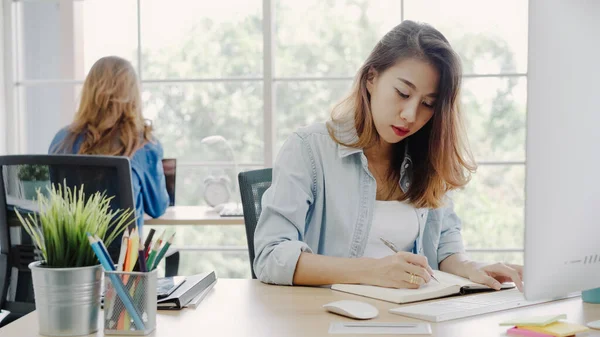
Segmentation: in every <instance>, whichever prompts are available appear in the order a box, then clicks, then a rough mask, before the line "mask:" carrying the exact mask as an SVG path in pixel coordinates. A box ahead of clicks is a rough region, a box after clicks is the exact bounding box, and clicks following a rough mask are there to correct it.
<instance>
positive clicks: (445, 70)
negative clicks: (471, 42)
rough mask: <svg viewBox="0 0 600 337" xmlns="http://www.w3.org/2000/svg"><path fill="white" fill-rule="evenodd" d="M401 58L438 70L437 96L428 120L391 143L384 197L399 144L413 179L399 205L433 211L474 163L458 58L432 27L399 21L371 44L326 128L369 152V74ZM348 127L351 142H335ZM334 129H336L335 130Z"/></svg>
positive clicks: (374, 139) (374, 137) (396, 166)
mask: <svg viewBox="0 0 600 337" xmlns="http://www.w3.org/2000/svg"><path fill="white" fill-rule="evenodd" d="M405 58H417V59H420V60H423V61H425V62H428V63H430V64H431V65H433V66H434V67H435V68H436V69H437V70H438V72H439V75H440V81H439V87H438V98H437V99H436V103H435V107H434V114H433V117H432V118H431V120H429V122H428V123H427V124H425V126H423V128H422V129H421V130H419V131H418V132H417V133H415V134H414V135H412V136H410V137H409V138H410V139H406V140H404V141H402V142H400V143H398V144H394V151H393V154H392V160H391V166H392V167H391V168H390V171H389V172H388V178H389V181H390V182H391V183H392V184H391V186H392V188H390V189H389V190H388V198H391V197H392V196H394V195H396V194H397V192H398V188H400V187H399V184H398V180H399V178H400V168H401V164H402V159H403V156H404V146H408V147H409V150H410V151H409V152H410V154H411V159H412V162H413V177H412V181H411V184H410V186H409V188H408V189H407V191H406V192H405V193H401V194H402V196H401V197H400V198H399V200H400V201H410V202H411V204H413V205H414V206H416V207H429V208H438V207H440V206H441V205H442V199H443V198H444V196H445V195H446V193H447V192H448V191H450V190H454V189H457V188H460V187H463V186H464V185H466V184H467V183H468V182H469V180H470V179H471V173H472V172H474V171H475V169H476V167H477V166H476V165H475V163H474V160H473V158H472V155H471V153H470V151H469V146H468V141H467V139H466V132H465V130H464V126H463V121H462V114H461V111H460V109H459V100H458V97H459V91H460V84H461V77H462V70H461V65H460V59H459V57H458V55H457V54H456V53H455V52H454V50H452V47H451V46H450V44H449V43H448V41H447V40H446V38H445V37H444V36H443V35H442V34H441V33H440V32H439V31H437V30H436V29H435V28H433V27H431V26H429V25H426V24H422V23H416V22H413V21H408V20H407V21H404V22H402V23H401V24H400V25H398V26H396V27H395V28H393V29H392V30H391V31H390V32H389V33H387V34H386V35H385V36H384V37H383V38H382V39H381V41H379V42H378V43H377V45H376V46H375V48H374V49H373V51H372V52H371V54H370V55H369V57H368V58H367V60H366V61H365V63H364V65H363V66H362V67H361V69H360V70H359V72H358V74H357V75H356V78H355V81H354V85H353V87H352V89H351V91H350V94H349V95H348V97H347V98H345V99H344V100H343V101H342V102H340V103H339V104H338V105H337V106H335V107H334V109H333V111H332V113H331V119H332V122H331V123H329V124H328V126H327V128H328V131H329V135H330V136H331V137H332V139H333V140H334V141H336V142H337V143H338V144H341V145H344V146H349V147H354V148H363V149H364V148H369V147H371V146H374V145H375V144H377V143H378V142H379V134H378V133H377V130H376V129H375V124H374V122H373V116H372V114H371V108H370V99H371V97H370V95H369V93H368V91H367V85H366V83H367V79H368V76H369V71H370V70H371V69H373V70H375V71H376V72H377V73H382V72H384V71H385V70H386V69H388V68H389V67H391V66H392V65H394V64H395V63H396V62H398V61H399V60H401V59H405ZM345 125H346V126H350V129H354V130H345V131H344V130H342V132H347V131H356V134H357V136H358V138H357V139H355V140H353V141H352V142H351V143H345V142H343V141H342V140H340V137H339V134H338V133H337V132H339V131H340V128H341V127H343V126H345ZM336 130H337V131H336Z"/></svg>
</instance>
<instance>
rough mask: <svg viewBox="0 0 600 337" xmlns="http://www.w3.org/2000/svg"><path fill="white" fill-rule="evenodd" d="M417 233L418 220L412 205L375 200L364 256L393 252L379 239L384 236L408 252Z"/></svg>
mask: <svg viewBox="0 0 600 337" xmlns="http://www.w3.org/2000/svg"><path fill="white" fill-rule="evenodd" d="M417 234H419V220H418V218H417V212H416V210H415V207H414V206H411V205H410V204H407V203H404V202H400V201H396V200H391V201H382V200H375V209H374V210H373V222H372V223H371V231H370V232H369V239H368V240H367V246H366V247H365V252H364V254H363V256H364V257H373V258H382V257H385V256H389V255H392V254H394V252H393V251H392V250H391V249H390V248H389V247H388V246H386V245H385V244H383V242H382V241H381V240H380V239H379V238H380V237H381V238H384V239H386V240H388V241H390V242H392V243H393V244H394V245H396V248H398V251H405V252H410V251H412V249H413V245H414V243H415V240H416V238H417Z"/></svg>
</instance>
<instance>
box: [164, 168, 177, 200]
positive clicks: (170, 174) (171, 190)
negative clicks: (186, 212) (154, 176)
mask: <svg viewBox="0 0 600 337" xmlns="http://www.w3.org/2000/svg"><path fill="white" fill-rule="evenodd" d="M162 165H163V171H164V172H165V182H166V185H167V194H168V195H169V206H175V182H176V179H175V178H176V173H177V159H175V158H165V159H163V160H162Z"/></svg>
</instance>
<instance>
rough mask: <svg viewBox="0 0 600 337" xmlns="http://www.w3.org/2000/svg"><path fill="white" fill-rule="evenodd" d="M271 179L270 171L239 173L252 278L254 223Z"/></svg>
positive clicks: (271, 173) (254, 275)
mask: <svg viewBox="0 0 600 337" xmlns="http://www.w3.org/2000/svg"><path fill="white" fill-rule="evenodd" d="M272 179H273V172H272V169H270V168H268V169H262V170H254V171H247V172H240V174H239V175H238V180H239V184H240V193H241V197H242V207H243V211H244V224H245V225H246V240H247V241H248V254H249V255H250V270H251V271H252V278H256V274H254V268H253V266H252V265H253V263H254V230H255V229H256V223H257V222H258V218H260V212H261V211H262V204H261V201H262V196H263V194H264V193H265V191H266V190H267V189H268V188H269V187H270V186H271V180H272Z"/></svg>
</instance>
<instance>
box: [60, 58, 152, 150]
mask: <svg viewBox="0 0 600 337" xmlns="http://www.w3.org/2000/svg"><path fill="white" fill-rule="evenodd" d="M141 102H142V99H141V94H140V85H139V81H138V78H137V75H136V73H135V70H134V69H133V66H132V65H131V63H129V61H127V60H124V59H122V58H120V57H116V56H107V57H103V58H101V59H99V60H98V61H96V63H94V65H93V66H92V69H90V72H89V74H88V75H87V77H86V79H85V82H84V84H83V89H82V91H81V103H80V104H79V109H78V111H77V114H76V115H75V120H74V121H73V123H71V125H70V126H69V136H67V138H65V140H64V142H63V143H62V144H61V148H62V149H70V148H72V147H73V144H74V143H75V142H76V141H77V139H78V138H79V137H83V139H82V141H81V146H80V147H79V151H78V154H97V155H112V156H127V157H131V156H133V154H134V153H135V151H137V150H138V149H139V148H141V147H142V146H144V144H146V143H147V142H149V141H151V140H152V126H151V125H149V124H148V123H146V121H145V120H144V117H143V116H142V103H141Z"/></svg>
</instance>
